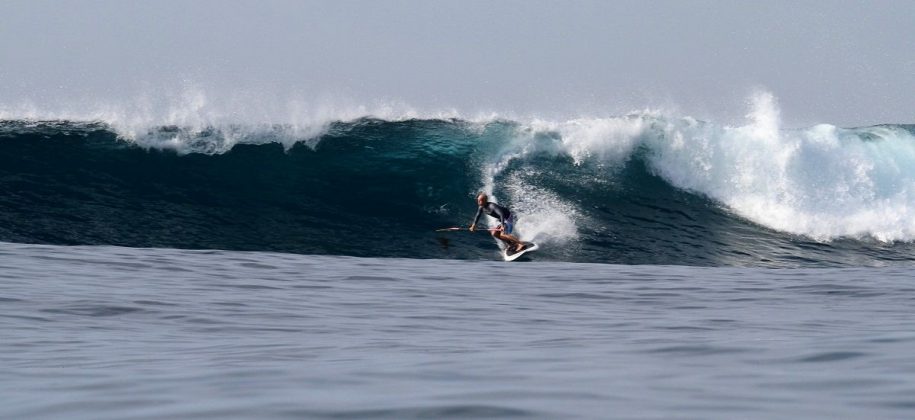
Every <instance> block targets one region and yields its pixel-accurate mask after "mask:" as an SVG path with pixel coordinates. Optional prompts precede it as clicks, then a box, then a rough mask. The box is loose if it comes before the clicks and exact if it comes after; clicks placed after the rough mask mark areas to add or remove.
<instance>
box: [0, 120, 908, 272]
mask: <svg viewBox="0 0 915 420" xmlns="http://www.w3.org/2000/svg"><path fill="white" fill-rule="evenodd" d="M617 123H618V124H622V125H624V127H623V128H618V127H617V128H614V130H616V131H613V133H617V134H618V135H619V136H621V137H620V138H621V139H617V140H615V143H614V142H609V143H608V142H607V141H603V143H600V144H597V145H595V144H587V142H586V141H584V140H581V139H580V138H577V137H575V135H576V133H574V132H570V131H574V130H575V129H576V128H575V127H574V124H571V126H572V128H570V126H566V127H560V128H558V129H556V128H547V129H544V128H537V127H533V128H532V127H531V126H524V125H521V124H518V123H515V122H510V121H491V122H487V123H482V124H475V123H469V122H466V121H458V120H407V121H382V120H371V119H363V120H357V121H353V122H345V123H344V122H340V123H334V124H331V125H330V126H328V127H326V129H325V130H324V131H323V134H320V135H319V136H317V137H314V138H292V139H290V138H289V135H288V132H289V130H288V129H287V127H282V126H273V127H266V128H261V129H259V130H254V131H252V130H247V129H245V128H243V127H223V128H209V129H206V130H198V131H193V132H191V131H188V130H185V129H183V128H181V127H154V128H152V129H150V130H149V131H148V132H145V133H142V134H141V135H140V136H139V137H140V138H139V139H138V138H137V137H134V138H131V139H125V138H124V136H123V135H121V134H118V133H116V132H115V131H113V130H112V129H111V128H110V127H108V126H107V125H105V124H100V123H74V122H60V121H58V122H26V121H7V122H4V123H0V192H2V194H0V241H9V242H25V243H50V244H105V245H122V246H130V247H175V248H201V249H232V250H259V251H280V252H296V253H309V254H333V255H353V256H374V257H408V258H459V259H491V258H496V256H497V252H498V248H497V244H496V243H495V242H494V241H493V239H491V238H489V237H488V235H486V234H479V233H476V234H471V233H467V232H456V233H436V232H435V229H437V228H441V227H449V226H461V225H463V226H466V225H467V224H469V222H470V219H471V218H472V217H473V215H474V213H475V211H476V205H475V203H474V196H475V195H476V193H477V192H479V191H486V192H488V193H490V194H491V195H492V196H493V197H494V198H495V199H496V200H497V201H499V202H500V203H502V204H504V205H507V206H508V207H510V208H511V209H512V210H513V211H514V212H515V213H516V214H517V215H518V221H517V229H518V230H519V232H520V234H521V236H522V238H524V239H527V240H534V241H537V242H538V243H540V244H541V245H542V247H541V250H540V251H538V253H537V255H536V258H537V259H539V260H554V261H555V260H561V261H577V262H600V263H624V264H683V265H710V266H720V265H729V266H730V265H736V266H773V267H793V266H827V265H879V264H887V263H892V262H897V261H909V260H911V259H912V257H911V255H913V252H912V251H915V249H913V247H912V245H910V243H909V242H906V241H905V240H901V241H900V240H897V241H879V240H876V239H873V238H871V237H869V236H867V235H864V236H859V237H851V236H847V237H846V236H839V237H834V238H828V240H823V239H822V238H817V239H816V240H815V239H812V238H813V235H804V234H797V233H794V232H785V231H783V230H778V229H773V228H771V227H767V226H765V225H762V224H759V223H758V221H754V220H751V219H752V218H751V217H747V216H746V215H745V214H742V213H740V209H735V208H733V207H731V206H730V205H729V203H728V202H727V199H728V197H727V196H726V195H723V194H725V193H724V192H721V191H724V190H721V191H717V190H711V191H703V190H702V188H703V187H704V185H712V186H713V187H714V186H716V185H717V184H712V183H708V182H706V181H703V179H704V178H702V177H703V176H706V175H707V174H696V175H695V176H694V178H693V179H690V178H689V177H688V175H689V173H688V171H687V172H685V174H686V175H684V171H686V170H687V169H690V168H691V166H689V165H686V164H684V165H682V167H676V165H678V164H681V162H680V160H677V159H681V158H682V157H683V156H689V154H688V153H686V152H684V154H683V155H676V156H673V157H674V158H677V159H673V158H672V155H671V153H673V151H674V150H675V149H674V148H670V147H667V148H665V147H666V146H665V145H666V144H668V143H663V142H665V141H668V142H673V141H683V139H680V140H676V139H672V138H671V137H672V134H671V133H674V134H675V133H699V132H705V131H708V130H712V131H715V130H717V129H709V128H708V127H703V126H702V123H698V122H691V123H689V122H688V123H684V122H682V121H679V122H666V121H663V120H661V119H646V117H645V116H637V117H630V118H621V119H620V120H619V121H617ZM626 124H630V125H629V126H625V125H626ZM631 124H636V125H637V126H636V127H635V128H633V126H632V125H631ZM680 124H686V125H687V127H686V128H683V127H680ZM690 124H692V125H690ZM671 127H678V128H676V130H673V129H672V128H671ZM690 127H692V128H690ZM697 127H698V128H697ZM677 130H679V131H677ZM690 130H693V131H690ZM820 130H822V128H820ZM861 130H863V131H861V132H867V133H880V132H881V131H880V130H878V129H869V130H864V129H861ZM884 130H889V131H891V132H892V131H894V130H902V131H905V130H907V129H906V128H905V127H898V126H893V127H889V128H885V129H884ZM905 132H907V131H905ZM619 133H624V134H625V135H623V134H619ZM611 134H612V133H611ZM617 134H613V135H617ZM613 135H610V138H611V139H612V138H613ZM858 137H862V136H858ZM601 138H604V137H601ZM172 140H174V142H175V143H174V144H178V145H180V147H168V145H169V144H171V143H170V141H172ZM687 140H688V139H687ZM843 141H848V140H843ZM854 141H857V142H865V143H862V144H864V146H861V145H860V144H855V145H854V146H853V147H863V149H861V150H865V149H866V148H867V147H870V146H867V144H866V142H877V143H879V142H880V141H881V140H880V139H866V138H863V137H862V138H860V139H858V138H856V140H854ZM803 145H804V144H802V146H803ZM684 147H687V148H689V144H688V143H687V145H686V146H684ZM807 147H812V146H810V145H807ZM840 147H841V145H840ZM849 147H851V146H849ZM893 147H899V146H898V145H893ZM689 150H692V151H693V152H694V151H695V150H694V149H689ZM817 150H819V151H820V152H821V153H826V152H823V150H825V149H822V148H821V149H817ZM865 151H866V150H865ZM720 154H721V153H720V151H719V155H718V156H717V157H718V158H720V157H721V156H720ZM696 156H699V155H696ZM856 156H857V155H856ZM699 157H701V156H699ZM816 157H817V156H816V155H814V154H809V155H806V159H807V160H808V161H815V159H814V158H816ZM697 159H698V158H697ZM681 160H682V159H681ZM700 160H701V159H700ZM686 162H687V163H689V164H692V161H686ZM710 162H711V161H710ZM724 162H725V163H726V161H724ZM700 163H701V162H700ZM714 163H715V162H712V163H711V164H714ZM750 163H752V162H750ZM718 164H719V167H718V168H713V169H712V170H713V171H714V170H719V171H720V170H721V169H720V165H721V163H720V162H719V163H718ZM664 165H670V166H664ZM748 165H749V163H748ZM700 166H701V165H700ZM748 167H752V165H750V166H748ZM816 175H817V176H820V177H823V176H826V178H828V176H827V175H828V174H826V175H824V174H816ZM835 175H836V177H841V176H844V174H842V173H838V174H835ZM811 176H812V175H811ZM813 178H816V177H813ZM813 178H812V179H813ZM700 181H702V182H706V184H702V183H701V182H700ZM738 181H739V180H735V182H738ZM690 182H692V184H690ZM884 187H885V186H884ZM725 192H726V191H725ZM716 193H718V194H719V195H717V196H716ZM891 195H892V194H891Z"/></svg>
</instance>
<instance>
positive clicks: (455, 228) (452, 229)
mask: <svg viewBox="0 0 915 420" xmlns="http://www.w3.org/2000/svg"><path fill="white" fill-rule="evenodd" d="M497 230H499V229H477V230H476V231H480V232H495V231H497ZM435 231H436V232H458V231H468V232H469V231H470V228H463V227H450V228H444V229H435Z"/></svg>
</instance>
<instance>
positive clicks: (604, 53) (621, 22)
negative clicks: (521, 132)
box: [0, 0, 915, 126]
mask: <svg viewBox="0 0 915 420" xmlns="http://www.w3.org/2000/svg"><path fill="white" fill-rule="evenodd" d="M188 86H193V87H195V88H197V89H200V90H201V91H203V92H206V93H207V95H208V97H211V98H212V99H211V100H219V99H218V98H222V97H225V96H229V95H231V94H233V92H244V93H245V95H247V96H248V97H260V98H261V99H263V100H264V101H270V100H272V99H271V98H281V99H282V100H287V99H289V98H295V99H298V100H302V101H306V102H320V101H335V100H337V99H339V98H345V102H348V103H365V104H371V103H376V102H379V101H381V102H384V101H397V102H403V103H407V104H410V105H411V106H413V107H415V108H418V109H421V110H436V109H447V108H456V109H458V110H461V111H463V112H468V113H473V112H478V111H496V112H505V113H515V114H534V115H543V116H546V117H551V116H575V115H587V116H604V115H613V114H616V113H620V112H626V111H629V110H634V109H643V108H646V107H658V106H661V107H666V108H674V109H675V110H676V112H678V113H679V114H681V115H692V116H696V117H699V118H705V119H713V120H721V121H724V122H733V121H735V120H739V119H740V118H741V117H742V115H743V114H744V113H745V112H746V108H745V100H746V98H747V97H748V95H749V94H750V93H751V92H753V91H754V90H756V89H760V88H762V89H766V90H768V91H770V92H772V93H773V94H774V95H775V96H776V97H777V98H778V100H779V103H780V105H781V109H782V116H783V119H784V121H785V122H786V123H787V124H788V125H793V126H800V125H808V124H813V123H818V122H828V123H834V124H838V125H844V126H853V125H867V124H876V123H884V122H897V123H901V122H907V123H913V122H915V1H911V0H904V1H863V2H846V1H826V0H822V1H784V2H782V1H758V0H756V1H599V2H589V1H574V2H572V1H570V2H563V1H552V2H539V1H501V2H495V1H449V2H445V1H367V0H366V1H322V2H310V1H267V0H257V1H250V2H248V1H245V2H242V1H56V2H52V1H35V0H28V1H18V0H5V1H2V2H0V105H6V106H10V105H16V104H19V103H31V104H33V105H36V106H38V107H39V108H40V107H43V106H47V107H49V108H53V107H54V106H58V105H60V104H67V103H71V104H72V103H75V104H79V103H90V102H94V103H97V102H99V101H102V102H104V101H114V102H119V103H122V102H129V101H130V100H131V98H133V97H139V96H144V95H145V96H146V97H148V96H150V95H152V96H155V95H157V94H163V95H165V94H167V93H174V92H179V91H181V90H182V89H186V88H187V87H188Z"/></svg>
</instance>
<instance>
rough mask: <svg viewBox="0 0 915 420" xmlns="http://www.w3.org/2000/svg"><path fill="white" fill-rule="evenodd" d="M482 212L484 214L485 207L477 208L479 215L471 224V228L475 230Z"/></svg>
mask: <svg viewBox="0 0 915 420" xmlns="http://www.w3.org/2000/svg"><path fill="white" fill-rule="evenodd" d="M482 214H483V208H482V207H480V208H479V209H477V215H476V216H475V217H474V218H473V223H471V224H470V230H473V229H474V228H476V227H477V222H479V221H480V215H482Z"/></svg>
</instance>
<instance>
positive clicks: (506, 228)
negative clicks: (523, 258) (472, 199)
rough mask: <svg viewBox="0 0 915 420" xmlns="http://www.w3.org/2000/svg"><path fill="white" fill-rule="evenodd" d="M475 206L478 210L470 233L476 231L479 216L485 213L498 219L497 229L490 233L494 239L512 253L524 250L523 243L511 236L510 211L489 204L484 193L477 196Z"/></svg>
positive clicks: (511, 222)
mask: <svg viewBox="0 0 915 420" xmlns="http://www.w3.org/2000/svg"><path fill="white" fill-rule="evenodd" d="M477 205H479V206H480V208H479V210H477V215H476V217H474V218H473V223H471V224H470V231H471V232H473V231H474V230H476V228H477V222H478V221H479V220H480V215H482V214H483V213H486V215H487V216H490V217H495V218H496V219H499V227H498V229H497V230H494V231H492V236H493V237H494V238H496V239H498V240H500V241H502V242H505V246H506V247H507V248H508V249H510V250H512V252H518V251H521V250H522V249H524V242H521V241H520V240H519V239H518V238H516V237H514V236H513V235H512V230H514V228H515V215H513V214H512V212H511V210H509V209H507V208H505V207H502V206H500V205H498V204H496V203H493V202H490V201H489V197H488V196H487V195H486V194H485V193H480V195H478V196H477Z"/></svg>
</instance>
